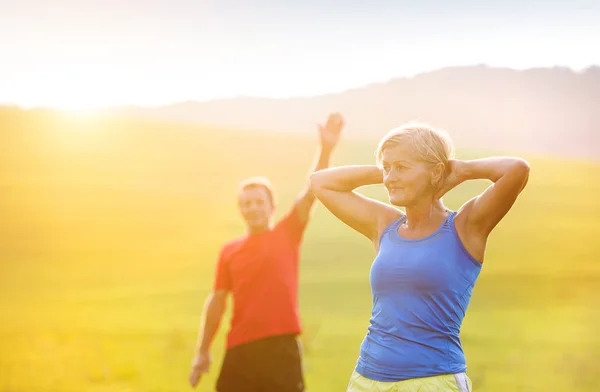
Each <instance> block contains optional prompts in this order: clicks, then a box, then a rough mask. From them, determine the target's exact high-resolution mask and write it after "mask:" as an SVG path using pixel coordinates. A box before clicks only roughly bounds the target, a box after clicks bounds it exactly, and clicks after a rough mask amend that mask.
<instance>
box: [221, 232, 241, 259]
mask: <svg viewBox="0 0 600 392" xmlns="http://www.w3.org/2000/svg"><path fill="white" fill-rule="evenodd" d="M246 238H247V236H245V235H244V236H240V237H237V238H234V239H232V240H229V241H227V242H225V243H224V244H223V246H221V258H224V257H225V258H226V257H228V256H230V255H232V254H233V253H235V252H237V251H238V250H240V249H241V248H242V247H243V246H244V243H245V242H246Z"/></svg>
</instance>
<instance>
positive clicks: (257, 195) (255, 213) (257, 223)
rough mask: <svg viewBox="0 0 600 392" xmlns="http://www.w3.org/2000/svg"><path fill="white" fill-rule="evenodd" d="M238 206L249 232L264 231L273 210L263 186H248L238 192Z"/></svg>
mask: <svg viewBox="0 0 600 392" xmlns="http://www.w3.org/2000/svg"><path fill="white" fill-rule="evenodd" d="M239 207H240V212H241V214H242V217H243V218H244V221H246V224H247V225H248V228H249V229H250V231H251V232H261V231H265V230H267V229H268V227H269V222H270V221H271V215H272V214H273V211H274V206H273V202H272V201H271V198H270V197H269V192H268V191H267V189H265V187H264V186H261V185H255V186H248V187H246V188H244V189H242V191H241V192H240V195H239Z"/></svg>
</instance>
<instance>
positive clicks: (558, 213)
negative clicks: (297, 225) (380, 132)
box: [0, 114, 600, 392]
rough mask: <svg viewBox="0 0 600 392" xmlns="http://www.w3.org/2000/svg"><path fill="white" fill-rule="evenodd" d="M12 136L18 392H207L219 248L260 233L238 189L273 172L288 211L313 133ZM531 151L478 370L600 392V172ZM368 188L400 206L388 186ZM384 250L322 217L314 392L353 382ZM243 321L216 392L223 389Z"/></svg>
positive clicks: (346, 152) (482, 329)
mask: <svg viewBox="0 0 600 392" xmlns="http://www.w3.org/2000/svg"><path fill="white" fill-rule="evenodd" d="M0 129H1V130H2V134H0V156H1V157H0V236H1V237H0V238H1V240H0V349H1V352H2V355H0V392H9V391H10V392H20V391H38V392H50V391H56V392H58V391H61V392H71V391H73V392H74V391H77V392H80V391H144V392H158V391H186V390H189V386H188V385H187V384H186V382H187V374H188V370H189V364H190V361H191V359H192V353H193V349H194V345H195V342H196V335H197V329H198V325H199V320H200V314H201V309H202V305H203V301H204V299H205V297H206V295H207V293H208V292H209V290H210V287H211V284H212V277H213V271H214V264H215V259H216V255H217V252H218V250H219V247H220V246H221V244H222V243H224V242H225V241H227V240H229V239H231V238H233V237H235V236H239V235H242V234H243V231H244V227H243V224H242V222H241V220H240V218H239V216H238V212H237V210H236V205H235V191H236V186H237V184H238V181H239V180H240V179H242V178H244V177H245V176H249V175H257V174H259V175H266V176H268V177H269V178H271V180H272V182H273V183H274V184H275V186H276V188H277V192H278V203H279V204H278V210H277V217H280V216H281V215H282V214H283V213H285V211H286V209H287V208H289V207H290V206H291V203H292V201H293V199H294V197H295V196H296V194H297V193H298V191H300V189H301V187H302V186H304V182H305V179H306V176H307V171H308V168H309V166H310V164H311V163H312V159H313V154H314V151H315V147H316V144H315V143H316V141H317V139H316V134H315V131H313V130H307V135H305V136H288V135H273V134H268V133H261V132H247V131H229V130H219V129H204V128H199V127H194V126H185V125H170V124H160V123H151V122H142V121H131V120H107V119H85V118H80V119H68V118H66V117H65V118H61V117H59V116H58V117H57V116H48V115H44V114H35V115H34V114H30V115H24V114H9V115H6V114H5V115H3V116H2V117H0ZM375 146H376V140H373V141H357V140H344V141H343V142H342V143H341V145H340V146H339V149H338V151H337V152H336V155H335V157H334V159H333V164H336V165H338V164H348V163H352V164H362V163H372V162H373V161H374V149H375ZM459 147H460V146H459ZM503 153H510V151H509V152H503ZM481 156H483V155H482V154H481V153H477V152H466V151H463V150H460V149H459V151H458V157H459V158H474V157H481ZM525 158H528V159H529V161H530V163H531V166H532V170H531V177H530V182H529V184H528V186H527V188H526V190H525V191H524V193H523V194H522V196H521V197H520V198H519V200H518V201H517V203H516V204H515V206H514V208H513V210H512V211H511V212H510V213H509V214H508V215H507V217H506V218H505V219H504V221H503V222H502V223H501V224H500V225H499V226H498V227H497V229H496V230H495V231H494V233H493V234H492V236H491V238H490V241H489V246H488V251H487V254H486V261H485V264H484V268H483V270H482V274H481V277H480V279H479V281H478V283H477V285H476V288H475V290H474V294H473V299H472V302H471V305H470V307H469V309H468V311H467V316H466V319H465V322H464V324H463V328H462V333H461V336H462V341H463V345H464V349H465V352H466V355H467V361H468V371H469V375H470V377H471V378H472V380H473V384H474V388H475V390H476V391H489V392H497V391H498V392H499V391H528V392H529V391H597V390H600V378H599V377H598V375H597V371H598V369H599V368H600V360H599V359H598V358H599V357H600V336H599V335H598V331H600V310H599V309H598V304H599V303H600V292H599V287H600V251H599V247H598V245H597V242H598V238H599V235H600V232H599V230H598V227H599V225H598V221H599V220H600V202H599V200H598V195H599V194H600V192H599V191H600V180H599V179H600V175H599V174H598V171H599V170H600V164H598V163H593V162H585V161H577V160H567V159H559V158H552V159H550V158H544V157H532V156H525ZM486 185H487V183H486V182H485V181H474V182H471V183H465V184H463V185H461V186H460V187H458V188H457V189H455V190H453V191H452V192H451V193H449V194H448V195H447V196H446V197H445V202H446V204H447V205H448V206H449V207H450V208H453V209H457V208H459V207H460V205H461V203H463V202H465V201H466V200H468V199H469V198H470V197H472V196H474V195H476V194H477V193H478V192H480V191H481V190H483V189H484V188H485V186H486ZM364 192H365V193H366V194H368V195H371V196H374V197H377V198H379V199H381V200H385V199H386V195H385V192H384V190H383V189H382V188H381V187H372V188H367V189H365V190H364ZM373 257H374V252H373V250H372V249H371V246H370V244H369V243H368V241H367V240H366V239H363V238H362V237H361V236H360V235H359V234H357V233H355V232H353V231H352V230H350V229H349V228H347V227H346V226H344V225H343V224H342V223H340V222H339V221H337V220H336V219H335V218H334V217H332V216H331V215H330V214H329V212H327V211H326V210H325V209H324V208H323V207H322V206H318V207H317V208H316V210H315V213H314V216H313V219H312V221H311V224H310V226H309V228H308V229H307V232H306V234H305V240H304V245H303V249H302V263H301V270H300V280H301V282H300V308H301V315H302V322H303V325H304V331H305V332H304V334H303V335H302V340H303V343H304V348H305V357H304V360H305V366H306V381H307V386H308V388H309V390H310V391H317V392H318V391H324V392H325V391H343V390H345V387H346V384H347V381H348V378H349V376H350V374H351V372H352V370H353V366H354V364H355V361H356V358H357V355H358V350H359V346H360V343H361V340H362V338H363V336H364V334H365V332H366V328H367V326H368V320H369V316H370V305H371V297H370V291H369V283H368V274H369V268H370V263H371V261H372V259H373ZM229 315H230V313H229V312H228V313H227V314H226V318H225V319H224V321H223V324H222V327H221V330H220V332H219V335H218V337H217V339H216V342H215V344H214V350H213V360H214V364H213V368H212V369H211V372H210V373H209V374H208V375H207V376H205V377H204V378H203V380H202V382H201V385H200V387H199V388H198V390H200V391H211V390H214V382H215V379H216V376H217V374H218V370H219V365H220V361H221V360H222V356H223V344H224V337H225V333H226V331H227V328H228V323H229Z"/></svg>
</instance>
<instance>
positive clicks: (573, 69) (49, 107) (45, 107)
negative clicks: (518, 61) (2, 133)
mask: <svg viewBox="0 0 600 392" xmlns="http://www.w3.org/2000/svg"><path fill="white" fill-rule="evenodd" d="M457 68H488V69H496V70H502V69H503V70H510V71H515V72H528V71H535V70H543V69H563V70H567V71H571V72H572V73H574V74H581V73H585V72H588V71H589V70H591V69H594V68H600V63H599V64H589V65H587V66H585V67H581V68H576V67H571V66H566V65H559V64H555V65H552V66H535V67H524V68H518V67H509V66H496V65H489V64H485V63H478V64H465V65H448V66H442V67H437V68H434V69H431V70H427V71H421V72H416V73H412V74H410V75H404V76H395V77H392V78H388V79H387V80H382V81H373V82H369V83H363V84H361V85H357V86H353V87H346V88H343V89H341V90H337V91H330V92H327V93H322V94H307V95H301V94H298V95H290V96H285V97H283V96H260V95H244V94H238V95H230V96H223V97H213V98H207V99H197V98H187V99H181V100H177V101H170V102H164V103H161V104H155V105H139V104H135V103H125V104H116V105H103V106H98V107H94V108H87V109H65V108H60V107H55V106H52V105H31V106H28V105H21V104H19V103H16V102H10V101H0V107H12V108H18V109H21V110H53V111H60V112H67V113H80V112H98V111H106V110H114V109H122V108H136V109H157V108H164V107H167V106H174V105H180V104H184V103H196V104H197V103H210V102H222V101H231V100H236V99H261V100H272V101H285V100H293V99H311V98H319V97H326V96H332V95H340V94H344V93H347V92H350V91H354V90H360V89H364V88H368V87H372V86H377V85H383V84H387V83H391V82H394V81H398V80H402V79H414V78H417V77H419V76H423V75H427V74H432V73H436V72H441V71H444V70H449V69H457Z"/></svg>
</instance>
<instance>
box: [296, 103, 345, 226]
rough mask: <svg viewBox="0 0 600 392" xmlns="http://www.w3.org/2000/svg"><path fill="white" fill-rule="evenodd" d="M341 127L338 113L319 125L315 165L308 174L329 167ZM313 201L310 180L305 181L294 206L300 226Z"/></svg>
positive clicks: (304, 221)
mask: <svg viewBox="0 0 600 392" xmlns="http://www.w3.org/2000/svg"><path fill="white" fill-rule="evenodd" d="M343 126H344V120H343V118H342V116H341V115H340V114H338V113H334V114H331V115H330V116H329V118H328V119H327V123H326V124H325V125H324V126H323V125H319V139H320V145H319V149H318V151H317V155H316V159H315V163H314V164H313V167H312V170H311V171H310V173H309V174H312V173H314V172H317V171H319V170H323V169H327V168H328V167H329V161H330V159H331V154H332V153H333V150H334V149H335V146H336V145H337V143H338V142H339V140H340V134H341V130H342V127H343ZM315 200H316V198H315V195H314V193H313V192H312V190H311V186H310V180H307V182H306V185H305V187H304V188H303V189H302V191H301V192H300V194H299V195H298V198H297V199H296V204H295V207H296V212H297V214H298V219H299V220H300V222H301V223H302V224H305V223H306V222H308V219H309V218H310V214H311V211H312V207H313V205H314V202H315Z"/></svg>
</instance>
